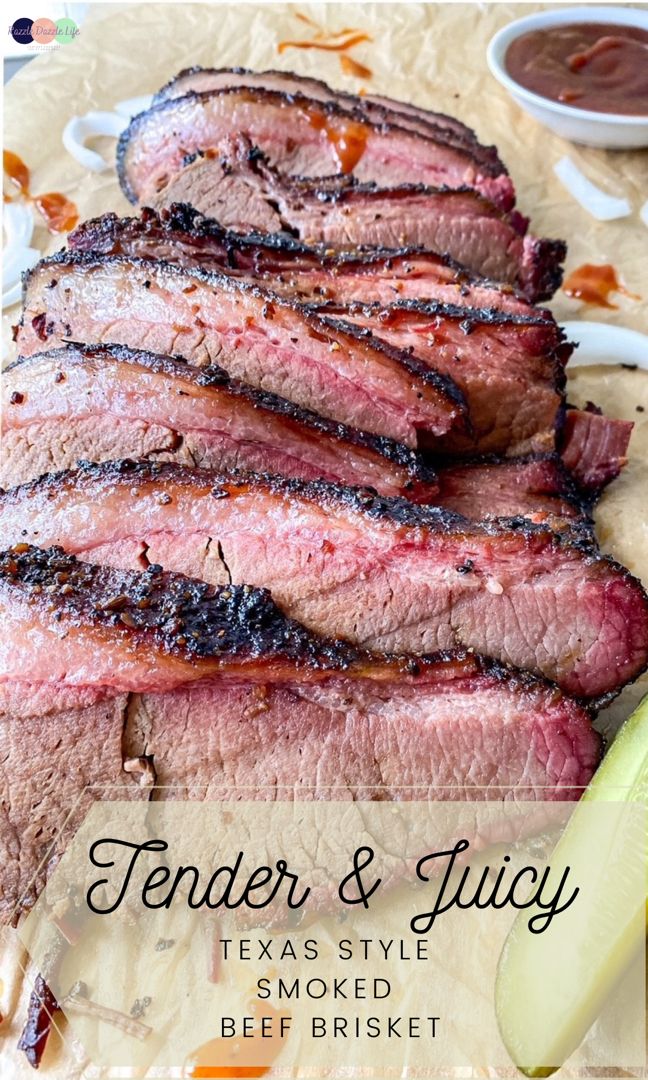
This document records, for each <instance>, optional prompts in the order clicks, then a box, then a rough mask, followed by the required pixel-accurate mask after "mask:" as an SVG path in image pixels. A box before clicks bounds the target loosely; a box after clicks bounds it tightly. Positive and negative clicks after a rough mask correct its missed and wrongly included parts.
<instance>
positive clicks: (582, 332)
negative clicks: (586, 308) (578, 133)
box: [561, 319, 648, 371]
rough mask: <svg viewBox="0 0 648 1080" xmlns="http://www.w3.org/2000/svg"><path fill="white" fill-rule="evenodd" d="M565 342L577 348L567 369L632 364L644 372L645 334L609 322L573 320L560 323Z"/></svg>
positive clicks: (647, 341)
mask: <svg viewBox="0 0 648 1080" xmlns="http://www.w3.org/2000/svg"><path fill="white" fill-rule="evenodd" d="M561 325H562V329H563V330H564V331H565V334H566V336H567V339H568V341H573V342H575V343H576V344H577V345H578V348H577V349H576V351H575V352H574V354H573V356H572V357H571V358H570V360H569V364H568V367H569V368H573V367H584V366H588V365H589V364H636V366H637V367H639V368H643V369H644V370H645V371H648V335H646V334H641V333H639V331H638V330H629V329H628V327H626V326H614V324H613V323H601V322H590V321H587V320H584V319H583V320H574V321H573V322H566V323H562V324H561Z"/></svg>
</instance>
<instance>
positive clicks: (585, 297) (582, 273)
mask: <svg viewBox="0 0 648 1080" xmlns="http://www.w3.org/2000/svg"><path fill="white" fill-rule="evenodd" d="M563 292H565V293H567V296H573V297H574V299H576V300H582V301H583V303H584V304H592V305H593V306H594V305H595V306H597V307H605V308H616V307H617V306H618V305H617V304H613V303H612V301H611V300H610V296H611V294H612V293H620V294H621V295H622V296H628V297H629V298H630V299H632V300H640V299H641V297H640V296H637V295H636V293H631V292H629V290H628V289H626V287H625V285H623V284H622V283H621V281H620V280H619V276H618V274H617V272H616V270H615V268H614V267H613V266H611V265H610V264H609V263H605V264H604V265H602V266H596V265H594V264H593V263H584V264H583V265H582V266H579V267H577V268H576V270H574V271H573V272H572V273H571V274H570V275H569V277H568V278H567V280H566V281H565V284H564V285H563Z"/></svg>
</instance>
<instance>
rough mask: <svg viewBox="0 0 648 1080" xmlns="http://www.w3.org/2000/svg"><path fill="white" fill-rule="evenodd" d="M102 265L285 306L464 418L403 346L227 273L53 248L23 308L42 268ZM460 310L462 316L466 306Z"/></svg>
mask: <svg viewBox="0 0 648 1080" xmlns="http://www.w3.org/2000/svg"><path fill="white" fill-rule="evenodd" d="M105 265H115V266H122V267H124V268H126V267H128V266H129V265H131V266H137V267H141V268H142V269H146V268H147V267H150V266H151V265H153V266H155V267H157V268H158V269H159V270H161V271H162V272H164V273H165V274H169V275H170V276H174V277H180V278H183V277H189V278H193V279H195V280H196V281H200V282H201V284H204V285H211V286H215V287H217V288H220V289H225V290H227V291H228V292H247V293H248V294H250V295H251V296H253V297H255V299H257V300H260V301H263V302H265V303H268V302H270V303H272V304H274V305H276V306H277V307H283V308H289V309H290V310H291V311H294V312H296V313H297V314H298V315H300V316H301V317H302V318H303V319H304V321H305V322H307V323H309V324H310V325H311V326H314V327H315V328H316V329H317V328H323V329H324V330H326V329H328V330H331V331H332V332H333V333H336V334H344V335H345V336H346V337H347V338H352V339H353V340H355V341H356V342H359V343H360V344H369V345H370V346H371V348H374V349H377V350H378V351H379V352H381V353H383V354H384V355H385V356H389V357H390V359H391V360H393V361H394V362H395V363H397V364H399V365H400V366H401V367H403V368H404V369H405V370H406V371H408V372H409V373H410V374H411V375H413V376H415V377H416V378H417V379H420V380H422V381H423V382H424V383H426V384H428V385H429V386H431V387H433V388H434V390H436V392H437V393H438V394H440V395H442V396H443V397H444V398H445V399H446V401H447V402H448V404H449V405H451V406H452V408H453V409H454V410H455V412H456V413H458V414H459V416H458V419H459V421H460V422H461V419H462V418H463V419H464V420H465V419H466V414H467V411H468V408H467V405H466V400H465V398H464V395H463V393H462V392H461V390H460V389H459V387H458V386H457V384H456V383H455V382H454V381H453V380H452V379H451V378H450V376H448V375H443V374H441V373H440V372H438V371H434V370H433V369H431V368H430V367H429V366H428V365H427V364H424V363H423V362H422V361H420V360H417V359H416V358H415V357H413V356H411V355H410V354H409V353H408V352H406V351H405V350H404V349H395V348H393V347H391V346H389V345H387V344H385V343H384V342H382V341H380V340H379V339H377V338H375V337H374V336H373V335H372V333H371V331H367V330H361V329H359V328H358V327H356V326H353V325H351V324H349V323H345V322H344V321H343V320H341V319H333V318H331V317H329V316H320V315H319V314H315V313H311V312H309V311H308V310H307V309H306V308H304V306H303V305H302V304H298V303H296V302H295V301H291V300H286V299H285V298H284V297H281V296H277V295H276V294H275V293H273V292H271V291H270V290H269V289H263V288H260V287H259V286H258V285H255V284H253V283H250V282H247V281H239V280H237V279H235V278H232V277H229V276H228V275H227V274H221V273H218V272H217V271H215V270H201V269H198V268H197V267H195V268H192V269H190V270H185V269H184V268H183V267H180V266H176V265H174V264H173V263H170V262H167V261H165V260H163V259H155V260H152V259H143V258H140V257H139V256H135V255H96V254H94V252H91V251H68V250H67V249H65V248H63V249H62V250H61V251H57V252H56V254H54V255H49V256H47V257H46V258H44V259H41V260H40V262H38V263H36V265H35V266H33V267H32V268H31V269H30V270H28V271H26V273H25V274H23V288H22V302H23V306H24V307H26V306H27V303H28V290H29V286H30V283H31V280H32V278H33V277H35V276H36V275H37V274H41V273H43V271H45V272H46V271H47V270H48V269H49V268H50V267H51V268H52V269H55V268H56V267H58V266H71V267H83V266H87V267H94V266H96V267H101V266H105ZM460 310H461V311H462V314H463V315H464V316H465V314H466V310H467V309H460ZM23 320H24V314H23V315H22V316H21V319H20V321H19V324H18V325H19V326H23V325H24V322H23Z"/></svg>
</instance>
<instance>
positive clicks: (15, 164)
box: [2, 150, 79, 233]
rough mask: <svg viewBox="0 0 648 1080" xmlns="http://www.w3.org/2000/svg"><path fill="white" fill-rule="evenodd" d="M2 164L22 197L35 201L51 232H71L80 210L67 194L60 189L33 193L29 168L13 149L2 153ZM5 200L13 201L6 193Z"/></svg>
mask: <svg viewBox="0 0 648 1080" xmlns="http://www.w3.org/2000/svg"><path fill="white" fill-rule="evenodd" d="M2 166H3V169H4V172H5V175H6V176H7V177H8V178H9V180H10V181H11V183H12V184H13V186H14V187H16V188H17V189H18V193H19V194H20V195H21V196H22V198H24V199H27V200H28V201H29V202H33V204H34V206H35V207H36V209H37V210H38V212H39V214H40V215H41V217H42V218H43V219H44V221H45V224H46V225H47V228H48V229H49V231H50V232H51V233H63V232H69V231H70V229H73V228H74V226H75V225H76V224H77V222H78V220H79V212H78V210H77V208H76V206H75V204H74V203H73V202H72V201H71V200H70V199H68V198H67V196H65V195H61V194H60V193H59V192H58V191H50V192H47V194H45V195H32V194H31V191H30V189H29V188H30V175H29V169H28V168H27V166H26V165H25V162H24V161H23V160H22V158H20V157H18V154H14V153H13V151H12V150H5V151H4V152H3V155H2ZM4 201H5V202H11V196H8V195H6V194H5V195H4Z"/></svg>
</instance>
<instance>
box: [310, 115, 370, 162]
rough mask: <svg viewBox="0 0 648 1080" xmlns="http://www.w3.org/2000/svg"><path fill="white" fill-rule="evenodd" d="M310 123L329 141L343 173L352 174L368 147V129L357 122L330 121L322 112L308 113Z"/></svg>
mask: <svg viewBox="0 0 648 1080" xmlns="http://www.w3.org/2000/svg"><path fill="white" fill-rule="evenodd" d="M306 115H307V119H308V123H309V124H310V125H311V127H314V128H315V130H316V131H323V132H324V134H325V135H326V138H327V139H328V141H329V143H330V145H331V147H332V148H333V153H334V154H335V158H336V160H337V164H338V168H339V170H340V172H342V173H352V172H353V170H354V169H355V167H356V165H357V164H358V162H359V161H360V158H361V157H362V155H363V154H364V152H365V148H366V145H367V135H368V129H367V127H366V125H365V124H360V123H358V122H357V121H356V120H349V121H348V122H347V123H344V122H340V121H338V120H331V121H329V119H328V117H327V116H326V115H325V114H324V113H322V112H319V111H318V112H314V111H313V112H308V113H307V114H306Z"/></svg>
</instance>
